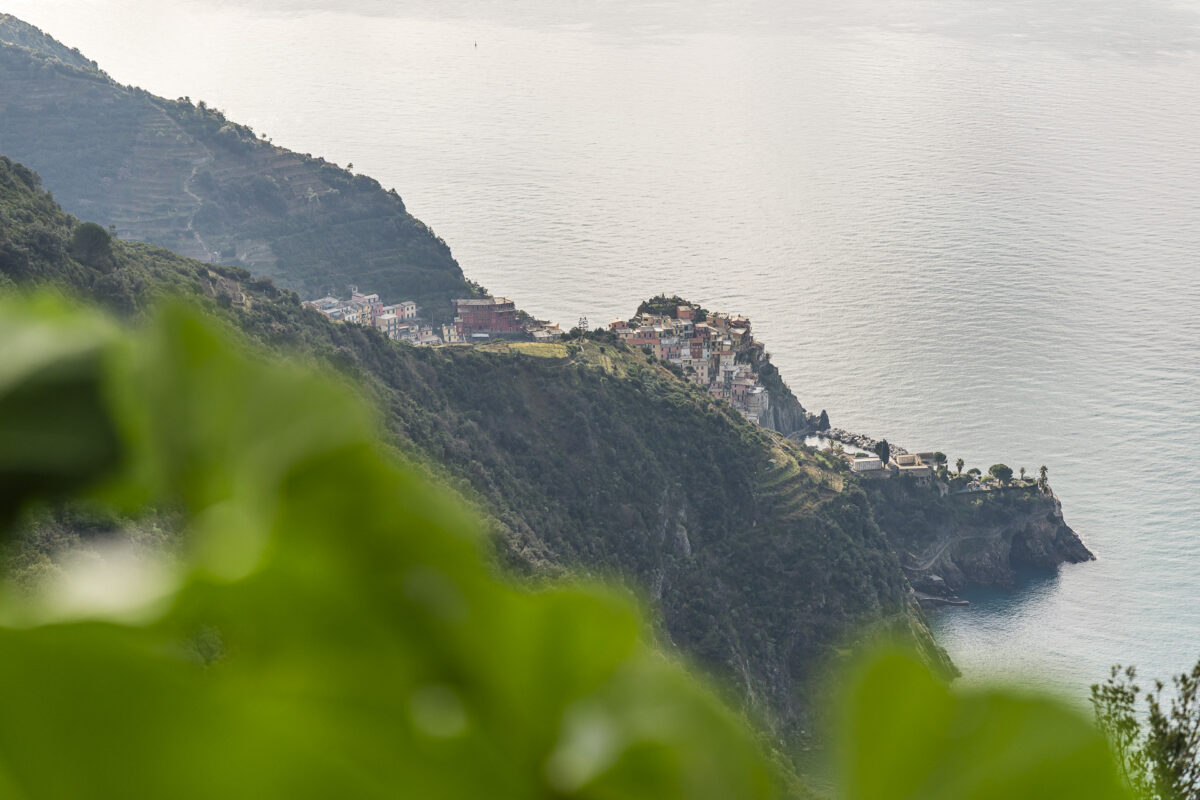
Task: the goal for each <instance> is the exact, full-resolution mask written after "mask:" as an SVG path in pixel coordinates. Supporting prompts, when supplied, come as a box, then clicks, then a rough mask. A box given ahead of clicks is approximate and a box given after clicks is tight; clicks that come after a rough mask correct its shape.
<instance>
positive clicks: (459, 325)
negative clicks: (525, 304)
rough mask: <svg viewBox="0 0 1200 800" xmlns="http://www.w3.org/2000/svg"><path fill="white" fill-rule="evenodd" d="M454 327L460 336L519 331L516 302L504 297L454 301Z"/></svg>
mask: <svg viewBox="0 0 1200 800" xmlns="http://www.w3.org/2000/svg"><path fill="white" fill-rule="evenodd" d="M454 329H455V331H456V332H457V333H458V335H459V336H460V337H469V336H470V335H471V334H474V333H520V332H521V324H520V323H519V322H518V321H517V306H516V304H515V303H514V302H513V301H512V300H509V299H507V298H504V297H482V298H469V299H465V300H455V301H454Z"/></svg>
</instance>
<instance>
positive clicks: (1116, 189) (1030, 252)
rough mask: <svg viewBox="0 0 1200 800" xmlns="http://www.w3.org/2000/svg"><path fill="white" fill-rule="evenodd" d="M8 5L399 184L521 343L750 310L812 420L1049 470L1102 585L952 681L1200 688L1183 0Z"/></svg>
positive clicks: (1032, 620) (1075, 689) (1199, 400)
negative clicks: (633, 318) (543, 332)
mask: <svg viewBox="0 0 1200 800" xmlns="http://www.w3.org/2000/svg"><path fill="white" fill-rule="evenodd" d="M0 11H4V12H9V13H13V14H16V15H17V16H20V17H22V18H24V19H26V20H27V21H29V22H32V23H34V24H36V25H38V26H39V27H42V28H43V29H45V30H46V31H47V32H49V33H51V34H52V35H53V36H55V37H56V38H58V39H59V40H61V41H63V42H65V43H67V44H69V45H71V46H75V47H78V48H79V49H81V50H82V51H83V52H84V53H85V54H86V55H88V56H89V57H91V58H93V59H96V60H97V61H99V62H100V64H101V66H102V67H103V68H104V69H105V70H107V71H108V72H109V73H110V74H111V75H112V76H113V77H114V78H116V79H117V80H118V81H121V82H123V83H129V84H134V85H138V86H142V87H144V88H146V89H149V90H150V91H152V92H155V93H157V94H161V95H166V96H169V97H180V96H188V97H191V98H192V99H193V100H201V99H203V100H205V101H206V102H208V103H209V104H210V105H213V106H216V107H218V108H220V109H222V110H224V111H225V112H226V113H227V114H228V115H229V116H230V117H232V118H233V119H236V120H238V121H240V122H243V123H247V124H249V125H251V126H252V127H253V128H254V129H255V130H256V131H258V132H260V133H263V134H265V135H267V136H269V137H270V138H271V139H273V140H274V141H275V142H276V143H277V144H281V145H284V146H286V147H289V148H291V149H294V150H298V151H300V152H309V153H313V154H316V155H321V156H324V157H325V158H327V159H329V160H330V161H333V162H336V163H338V164H341V165H343V166H348V165H351V164H353V169H354V170H355V171H356V172H362V173H366V174H369V175H372V176H374V177H376V178H378V179H379V180H380V181H381V182H382V183H383V184H384V185H385V186H386V187H395V188H396V189H397V190H398V191H399V192H400V194H401V195H402V197H403V198H404V199H405V201H406V203H407V205H408V208H409V210H410V211H412V212H413V213H414V214H416V215H417V216H418V217H420V218H421V219H422V220H424V221H425V222H426V223H428V224H429V225H430V226H431V227H432V228H433V229H434V230H435V231H436V232H437V233H438V234H439V235H440V236H442V237H443V238H445V239H446V241H447V242H448V243H449V244H450V246H451V247H452V249H453V251H454V254H455V255H456V257H457V258H458V260H459V262H460V263H461V264H462V266H463V268H464V270H465V271H466V273H467V275H468V276H470V277H472V278H474V279H475V280H477V281H479V282H481V283H482V284H483V285H485V286H486V287H487V288H488V289H489V290H491V291H492V292H493V293H495V294H500V295H505V296H508V297H511V298H513V299H515V300H516V301H517V302H518V304H519V306H520V307H522V308H525V309H526V310H528V311H529V312H531V313H533V314H534V315H536V316H539V317H544V318H549V319H552V320H555V321H557V322H560V323H562V324H563V325H565V326H567V327H571V326H574V325H575V324H577V322H578V320H580V319H581V318H586V319H587V320H588V323H589V324H590V325H591V326H596V325H604V324H606V323H607V322H608V321H609V320H611V319H613V318H615V317H627V316H629V315H631V313H632V312H633V310H634V309H635V308H636V306H637V304H638V302H639V301H640V300H642V299H643V298H646V297H647V296H649V295H653V294H658V293H663V292H665V293H668V294H679V295H682V296H684V297H686V298H688V299H691V300H694V301H698V302H700V303H702V304H703V305H705V306H706V307H708V308H710V309H719V310H728V311H737V312H741V313H743V314H746V315H748V316H749V317H750V318H751V319H752V322H753V325H754V330H755V332H756V334H757V336H758V337H759V338H762V339H763V340H765V341H766V342H767V344H768V349H769V351H770V352H771V354H772V357H773V360H774V362H775V363H776V364H777V365H778V367H779V368H780V370H781V371H782V372H783V374H784V376H785V378H786V380H787V381H788V382H789V384H790V385H791V387H792V388H793V390H794V391H795V392H796V394H797V395H798V396H799V397H800V399H801V401H802V402H803V403H804V404H805V405H806V406H807V407H808V408H809V409H810V410H812V411H819V410H821V409H826V410H828V412H829V415H830V418H831V419H832V421H833V424H834V425H836V426H840V427H843V428H847V429H850V430H853V431H857V432H862V433H867V434H870V435H873V436H876V437H886V438H887V439H889V440H890V441H892V442H894V443H897V444H900V445H902V446H904V447H907V448H909V449H910V450H917V449H920V450H926V449H929V450H933V449H937V450H941V451H944V452H945V453H947V454H948V455H949V457H950V460H951V462H953V461H954V460H955V459H956V458H958V457H962V458H963V459H965V461H966V462H967V464H968V466H976V467H979V468H981V469H984V470H986V469H987V467H988V466H990V465H991V464H994V463H997V462H1003V463H1006V464H1008V465H1010V466H1012V467H1013V468H1014V469H1019V468H1021V467H1024V468H1026V469H1027V470H1028V471H1029V472H1030V473H1036V471H1037V470H1038V469H1039V467H1041V466H1042V465H1045V466H1046V467H1047V468H1048V470H1049V478H1050V482H1051V484H1052V485H1053V487H1054V490H1055V492H1056V493H1057V494H1058V496H1059V498H1060V499H1061V500H1062V503H1063V507H1064V510H1065V515H1066V519H1067V521H1068V523H1069V524H1070V525H1071V526H1072V527H1073V528H1074V529H1075V530H1076V531H1077V532H1078V533H1079V535H1080V536H1081V537H1082V538H1083V540H1084V541H1085V542H1086V543H1087V545H1088V547H1089V548H1091V550H1092V551H1093V552H1094V553H1095V554H1096V557H1097V560H1096V561H1095V562H1092V563H1087V564H1081V565H1075V566H1069V567H1065V568H1063V569H1062V570H1061V571H1059V572H1058V574H1056V575H1031V576H1027V577H1026V578H1024V579H1023V580H1022V581H1021V584H1020V585H1019V586H1017V587H1015V588H1013V589H1011V590H989V591H980V592H974V593H971V594H969V595H968V599H970V600H971V601H972V604H971V605H970V606H969V607H967V608H956V609H951V610H946V611H941V612H937V613H934V614H933V615H932V622H933V625H934V627H935V629H936V633H937V636H938V638H939V640H940V641H941V642H942V643H943V644H944V646H945V647H946V648H947V649H948V651H949V652H950V654H951V656H952V657H953V658H954V660H955V661H956V662H957V664H958V665H959V666H960V668H961V669H962V670H963V672H964V673H965V676H966V678H965V680H967V681H968V682H970V681H979V680H989V679H993V678H1005V679H1009V678H1020V677H1021V676H1024V679H1025V680H1029V681H1033V682H1034V683H1035V684H1037V685H1039V686H1043V687H1046V688H1054V689H1058V690H1061V691H1064V692H1067V693H1068V694H1069V695H1070V696H1073V697H1077V698H1081V699H1082V698H1083V697H1085V696H1086V691H1087V686H1088V685H1089V684H1091V683H1093V682H1095V681H1098V680H1102V679H1103V678H1104V677H1105V676H1106V675H1107V673H1108V669H1109V666H1110V665H1112V664H1115V663H1122V664H1136V665H1137V666H1138V667H1139V670H1140V672H1141V674H1143V675H1145V676H1157V677H1167V676H1169V675H1170V674H1172V673H1175V672H1179V671H1182V670H1185V669H1187V668H1189V667H1190V666H1191V665H1192V664H1193V663H1195V662H1196V660H1197V658H1200V477H1198V476H1200V3H1198V2H1196V0H1181V1H1180V2H1166V1H1165V0H1141V2H1119V1H1118V0H1008V1H1007V2H1004V3H990V2H984V0H940V1H939V2H933V1H932V0H811V1H807V2H806V1H804V0H800V1H799V2H792V1H790V0H739V1H738V2H733V1H732V0H685V1H677V0H657V2H634V1H633V0H508V1H507V2H502V3H501V2H490V1H488V0H412V1H411V2H404V1H403V0H401V1H400V2H394V1H389V0H339V1H338V2H332V0H255V1H254V2H249V1H247V2H235V1H234V0H224V1H222V0H181V1H179V2H171V1H169V0H153V1H150V0H0ZM50 188H51V189H53V187H50ZM397 299H398V298H397Z"/></svg>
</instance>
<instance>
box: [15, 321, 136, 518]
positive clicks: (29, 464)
mask: <svg viewBox="0 0 1200 800" xmlns="http://www.w3.org/2000/svg"><path fill="white" fill-rule="evenodd" d="M70 321H71V311H70V310H69V309H67V308H65V307H64V306H63V305H61V304H59V303H57V302H55V301H53V300H51V299H49V298H47V299H43V300H34V299H32V298H31V299H29V300H28V305H27V306H25V307H21V308H17V309H14V311H13V312H12V313H9V314H5V315H3V316H0V532H2V531H4V530H5V529H6V528H7V527H8V525H9V524H10V523H11V521H12V519H13V517H14V515H15V514H16V513H17V511H18V510H19V509H20V508H21V506H22V505H23V504H24V503H25V502H27V501H28V500H30V499H33V498H35V497H42V496H62V495H65V494H67V493H69V492H71V491H73V490H76V489H79V488H81V487H83V486H86V485H88V484H91V483H94V482H96V481H97V480H98V479H99V478H100V477H102V476H103V475H104V474H105V473H106V472H107V471H108V470H110V469H112V468H113V467H114V466H115V465H116V464H117V462H118V460H119V457H120V441H119V439H118V435H117V431H116V429H115V426H114V423H113V421H112V418H111V416H110V412H109V408H108V401H107V398H106V394H105V392H106V389H105V369H106V365H105V359H106V356H107V345H108V341H109V338H110V337H109V335H108V333H109V332H108V331H107V330H106V328H105V326H104V325H102V324H98V323H97V321H96V320H95V319H94V318H93V317H91V316H90V315H86V314H84V315H81V317H80V318H79V319H77V320H74V324H70V325H63V324H59V323H68V322H70Z"/></svg>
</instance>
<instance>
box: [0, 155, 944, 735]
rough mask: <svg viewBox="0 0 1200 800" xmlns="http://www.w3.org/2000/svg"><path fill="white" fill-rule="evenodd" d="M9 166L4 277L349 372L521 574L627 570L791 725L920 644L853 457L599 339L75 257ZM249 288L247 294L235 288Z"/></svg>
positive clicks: (669, 631)
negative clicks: (826, 697) (446, 342)
mask: <svg viewBox="0 0 1200 800" xmlns="http://www.w3.org/2000/svg"><path fill="white" fill-rule="evenodd" d="M35 187H36V176H34V175H33V174H32V173H30V172H29V171H28V170H25V169H23V168H22V167H19V166H17V165H12V164H11V163H9V162H7V160H6V159H4V160H0V281H3V280H5V278H4V277H3V276H7V278H8V279H9V280H11V281H14V282H17V283H26V282H46V281H52V282H54V283H56V284H58V285H61V286H65V287H69V288H70V289H71V290H73V291H75V292H77V293H80V294H82V295H84V296H88V297H94V298H96V299H98V300H100V301H101V302H103V303H104V304H106V305H108V306H109V307H111V308H114V309H116V310H117V311H119V312H121V313H123V314H126V315H133V316H136V315H137V314H139V313H141V312H142V310H144V309H145V308H147V307H148V306H149V305H150V304H151V303H152V302H153V301H154V300H155V299H156V298H157V297H159V296H161V295H163V294H165V293H168V292H172V293H182V294H184V295H187V296H192V297H194V298H196V299H197V301H199V302H201V303H203V304H204V305H205V306H206V307H207V308H209V309H210V311H211V313H213V314H217V315H220V316H223V317H225V318H227V319H229V320H230V321H231V322H233V323H234V324H236V325H238V326H239V327H241V329H242V330H243V331H245V332H246V334H247V335H248V336H249V337H250V338H251V339H254V340H257V341H258V342H261V343H263V344H265V345H267V346H269V347H273V348H279V349H284V350H288V351H291V352H297V353H300V354H302V356H303V357H305V358H309V359H313V360H315V361H317V362H318V363H319V364H323V365H324V368H326V369H329V370H330V371H331V379H336V376H337V375H338V374H343V375H345V374H348V375H351V376H353V377H354V378H356V379H357V380H359V381H360V382H361V383H362V384H363V385H364V386H365V387H366V389H367V391H368V392H370V393H372V394H374V395H375V396H376V397H377V398H378V400H379V402H380V403H381V405H382V407H383V408H384V409H385V411H386V412H387V414H386V424H387V425H388V426H389V427H390V429H391V431H392V432H393V434H394V436H395V441H396V442H397V443H398V444H399V445H400V446H401V447H402V448H403V449H405V450H406V451H407V452H409V453H410V454H411V455H412V456H413V457H414V458H416V459H418V460H420V461H422V462H424V463H426V464H428V465H432V466H431V469H433V470H435V471H437V472H439V473H441V474H442V475H444V476H445V477H447V479H448V480H449V481H450V482H451V483H453V484H455V485H456V486H457V487H458V488H459V490H460V491H462V492H463V494H464V495H465V496H468V497H470V498H473V499H474V500H475V501H476V502H477V503H478V504H479V505H480V506H481V507H482V508H484V509H485V510H486V512H487V513H488V515H489V516H490V518H491V520H492V523H493V526H494V527H495V528H496V530H497V534H498V538H497V541H498V548H497V549H498V551H499V553H500V556H501V558H502V560H504V561H506V562H507V563H508V564H509V565H511V566H513V567H515V568H517V569H518V570H521V571H524V572H525V573H526V574H529V575H534V576H536V575H546V574H554V573H556V572H559V571H562V570H564V569H566V570H572V571H582V572H585V573H591V574H601V575H612V574H617V575H621V576H623V577H625V578H627V579H629V580H630V581H631V583H632V584H633V585H635V586H638V587H640V590H641V591H642V592H643V593H644V595H645V596H646V597H647V598H648V599H650V600H651V601H653V605H654V607H655V608H656V609H657V611H658V613H659V615H660V619H661V624H662V630H663V634H664V636H665V637H666V638H669V639H670V640H671V641H672V642H674V643H675V644H677V645H678V646H679V647H680V648H681V649H682V650H683V651H684V652H686V653H689V654H690V655H691V656H693V657H694V658H696V659H698V660H700V661H701V662H703V663H704V664H705V665H706V666H707V667H708V668H709V669H711V670H712V671H713V672H715V673H717V674H718V675H721V676H723V677H724V678H725V679H726V680H727V681H728V682H729V683H730V685H732V686H733V687H735V688H736V689H738V690H739V692H740V694H741V696H742V697H743V698H745V699H747V700H748V705H749V706H750V707H751V708H753V709H755V710H757V711H759V712H761V713H762V714H763V715H764V716H765V717H766V718H767V719H768V720H770V721H771V722H772V723H773V724H777V725H778V726H779V727H780V728H781V729H782V730H789V731H794V730H796V729H798V728H800V727H802V726H803V725H804V724H805V713H806V710H807V703H806V694H805V693H806V691H807V689H808V687H809V686H810V685H811V682H812V681H814V680H815V679H817V677H818V676H819V675H820V673H821V670H822V669H823V667H824V666H825V665H828V664H829V663H831V662H830V659H831V658H832V657H834V656H835V654H836V648H837V647H839V646H840V645H842V644H844V639H845V638H846V637H848V636H852V635H854V632H855V631H857V630H858V629H859V627H860V626H861V625H868V626H885V627H891V628H894V629H896V630H899V631H901V632H902V633H903V634H904V635H906V636H914V637H916V638H918V639H920V640H921V641H922V642H923V643H924V644H925V645H926V646H927V648H928V649H929V652H930V654H931V657H933V658H938V657H939V655H938V653H937V652H936V651H935V650H934V649H933V648H932V646H931V643H930V641H929V638H928V632H927V630H926V629H925V628H924V625H923V623H922V622H921V620H920V616H919V613H918V612H915V611H914V610H913V609H912V608H911V607H910V604H909V602H908V600H907V598H906V587H905V583H904V579H903V577H902V574H901V572H900V569H899V565H898V563H897V559H896V557H895V555H894V553H893V552H892V550H891V548H890V547H889V545H888V543H887V542H886V540H885V539H884V537H883V535H882V534H881V533H880V531H879V528H878V527H877V526H876V525H875V523H874V521H873V518H872V514H871V510H870V506H869V504H868V502H867V498H866V496H865V494H864V493H863V492H862V490H861V489H859V488H858V487H857V485H856V484H854V483H853V482H851V481H848V480H847V476H846V474H845V472H844V471H843V469H842V468H840V467H839V466H838V465H836V464H834V463H832V462H827V461H825V460H824V458H823V457H822V456H820V455H818V454H815V453H813V452H811V451H808V450H805V449H803V448H801V447H798V446H796V445H793V444H791V443H789V442H787V441H786V440H783V439H782V438H781V437H778V436H776V435H774V434H771V433H769V432H767V431H764V430H762V429H760V428H757V427H755V426H752V425H750V424H748V423H746V422H745V421H744V420H743V419H742V418H741V417H740V415H738V414H736V413H735V412H733V411H732V410H731V409H729V408H728V406H726V405H724V404H721V403H717V402H714V401H713V399H712V398H711V397H710V396H709V395H708V394H707V393H705V392H703V391H702V390H700V389H698V388H697V387H695V386H692V385H691V384H689V383H687V382H686V381H683V380H681V379H679V378H677V377H676V376H674V375H673V374H672V373H671V372H669V371H668V370H666V369H664V368H663V367H662V366H660V365H658V364H657V363H656V362H653V361H652V360H650V359H647V358H646V357H645V356H644V355H643V354H642V353H641V352H640V351H639V352H629V351H628V350H626V349H625V348H623V347H619V346H613V345H612V344H601V343H599V342H596V341H586V340H585V341H582V342H573V343H569V344H566V345H562V344H559V345H533V344H525V345H508V344H497V345H491V346H485V347H475V348H470V347H447V348H437V349H418V348H412V347H408V346H405V345H400V344H398V343H395V342H390V341H388V340H386V339H384V338H383V337H382V336H379V335H378V334H377V333H376V332H374V331H371V330H367V329H364V328H360V327H357V326H344V325H334V324H332V323H329V322H328V321H327V320H325V319H324V318H323V317H321V316H320V315H319V314H316V313H315V312H313V311H311V310H308V309H304V308H302V307H301V306H300V305H299V302H298V300H297V298H296V296H295V295H294V294H292V293H290V292H286V291H280V290H278V289H276V288H274V287H273V286H271V285H270V284H269V283H265V282H263V283H255V282H253V281H251V280H250V276H249V275H248V274H247V273H245V272H243V271H239V270H237V269H234V268H221V267H216V268H214V267H210V266H208V265H203V264H199V263H196V262H194V261H190V260H188V259H184V258H181V257H179V256H176V255H174V254H171V253H169V252H166V251H163V250H161V249H158V248H154V247H150V246H146V245H142V244H136V243H123V242H116V243H115V261H116V263H117V268H116V269H113V270H111V271H109V272H101V271H98V270H94V269H92V268H91V267H88V266H84V265H81V264H78V263H76V262H75V261H73V260H72V259H71V258H70V257H69V255H68V245H67V242H68V238H69V236H70V233H71V231H72V229H73V227H74V226H75V224H76V223H75V221H74V220H73V219H72V218H70V217H68V216H67V215H66V214H64V213H62V212H61V211H60V210H58V209H57V208H56V207H55V206H54V205H53V204H52V203H51V202H50V200H49V198H48V197H47V196H46V195H45V194H44V193H41V192H39V191H37V190H36V188H35ZM242 293H244V294H245V296H246V303H245V304H244V305H243V304H238V303H235V302H232V301H231V300H230V297H231V296H232V297H238V296H240V295H241V294H242Z"/></svg>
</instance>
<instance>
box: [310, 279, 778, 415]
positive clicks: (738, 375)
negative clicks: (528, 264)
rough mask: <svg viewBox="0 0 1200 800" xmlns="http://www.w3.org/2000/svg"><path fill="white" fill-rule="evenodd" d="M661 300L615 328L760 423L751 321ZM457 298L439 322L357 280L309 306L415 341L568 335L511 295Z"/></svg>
mask: <svg viewBox="0 0 1200 800" xmlns="http://www.w3.org/2000/svg"><path fill="white" fill-rule="evenodd" d="M658 300H660V301H661V302H659V303H658V304H657V305H656V306H655V307H654V308H653V309H652V310H651V309H646V307H645V306H643V310H641V312H640V313H639V314H638V315H637V316H635V317H634V318H632V319H629V320H621V319H616V320H613V321H612V322H610V323H609V326H608V330H609V332H610V333H611V334H612V335H613V336H615V337H617V339H618V340H619V341H621V342H624V343H625V344H627V345H628V346H629V347H631V348H639V349H642V350H644V351H645V352H646V353H647V354H650V355H653V356H655V357H656V358H658V359H660V360H662V361H665V362H667V363H669V364H673V365H675V366H676V367H678V368H679V369H680V371H682V373H683V376H684V377H685V378H686V379H687V380H689V381H691V382H692V383H695V384H697V385H699V386H702V387H704V388H705V389H707V390H708V391H709V392H711V393H712V394H713V396H715V397H718V398H720V399H722V400H724V401H726V402H727V403H729V404H730V405H731V406H733V408H735V409H736V410H737V411H739V412H740V413H741V414H742V415H743V416H744V417H745V418H746V419H748V420H750V421H751V422H754V423H755V424H760V423H761V421H762V419H763V418H764V417H765V416H766V414H767V412H768V410H769V409H770V403H771V396H770V393H769V392H768V391H767V389H766V387H764V386H763V385H762V384H761V382H760V381H759V379H758V375H757V374H756V373H755V369H754V365H756V364H758V363H759V362H760V361H761V360H762V359H763V358H764V354H765V351H764V348H763V345H762V343H760V342H757V341H755V339H754V336H753V334H752V332H751V325H750V320H749V319H748V318H746V317H744V316H739V315H735V314H721V313H715V312H707V311H705V310H704V309H703V308H700V307H699V306H696V305H693V304H690V303H684V302H678V303H676V302H674V301H668V300H666V299H665V298H659V299H658ZM452 303H453V307H454V318H453V321H452V322H449V323H447V324H444V325H441V326H439V327H437V328H435V327H434V326H432V325H430V324H428V323H426V322H424V321H422V320H421V319H420V316H419V309H418V308H417V304H416V303H414V302H411V301H401V302H398V303H393V304H386V305H385V304H384V303H383V302H382V301H381V300H380V297H379V295H378V294H371V293H365V292H360V291H359V290H358V288H357V287H351V294H350V299H349V300H340V299H338V298H335V297H323V298H320V299H319V300H309V301H306V302H305V303H304V305H305V306H308V307H310V308H313V309H315V310H316V311H318V312H320V313H321V314H323V315H325V316H326V317H328V318H329V319H331V320H333V321H334V322H344V323H352V324H356V325H362V326H365V327H371V328H375V329H377V330H379V331H380V332H381V333H383V334H384V335H385V336H387V337H388V338H389V339H395V340H397V341H403V342H408V343H410V344H415V345H437V344H469V343H473V342H485V341H489V340H491V339H493V338H522V339H532V340H533V341H535V342H549V341H553V340H555V339H559V338H561V337H562V335H563V331H562V329H561V328H560V327H559V326H558V325H555V324H551V323H549V322H545V321H541V320H533V319H530V318H528V317H526V316H525V315H523V314H521V312H519V311H518V310H517V307H516V304H515V303H514V302H513V301H512V300H510V299H508V298H505V297H470V298H460V299H456V300H453V301H452ZM581 323H582V324H584V325H585V326H586V323H583V322H582V321H581Z"/></svg>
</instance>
